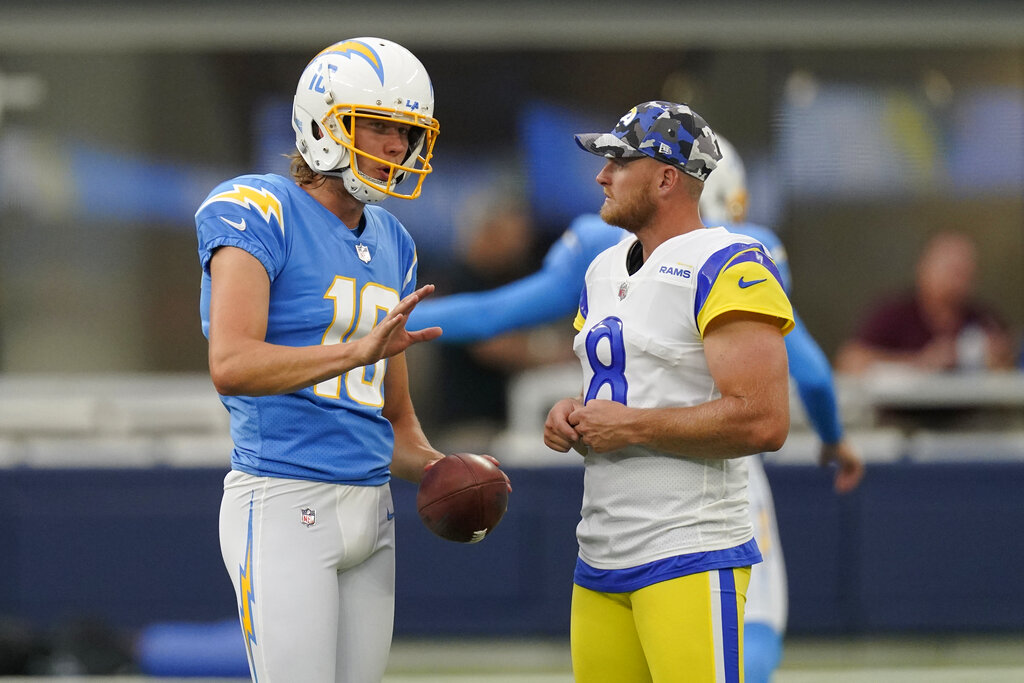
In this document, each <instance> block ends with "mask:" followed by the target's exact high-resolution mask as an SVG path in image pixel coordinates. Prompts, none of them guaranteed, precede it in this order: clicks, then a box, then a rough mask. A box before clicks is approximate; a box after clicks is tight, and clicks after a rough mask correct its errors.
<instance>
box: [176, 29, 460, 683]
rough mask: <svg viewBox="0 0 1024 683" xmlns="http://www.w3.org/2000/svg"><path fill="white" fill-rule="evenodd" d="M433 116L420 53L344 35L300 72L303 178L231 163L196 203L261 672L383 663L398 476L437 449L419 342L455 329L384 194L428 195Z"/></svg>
mask: <svg viewBox="0 0 1024 683" xmlns="http://www.w3.org/2000/svg"><path fill="white" fill-rule="evenodd" d="M433 115H434V95H433V88H432V86H431V83H430V79H429V77H428V76H427V72H426V70H425V69H424V67H423V65H422V64H421V63H420V62H419V60H418V59H417V58H416V57H415V56H414V55H413V54H412V53H411V52H409V51H408V50H406V49H405V48H403V47H402V46H400V45H397V44H395V43H393V42H391V41H388V40H382V39H380V38H356V39H351V40H344V41H341V42H338V43H335V44H334V45H331V46H329V47H327V48H326V49H324V50H323V51H322V52H320V53H319V54H318V55H317V56H316V57H314V58H313V60H312V61H310V62H309V64H308V65H307V66H306V68H305V70H304V71H303V73H302V76H301V78H300V80H299V83H298V87H297V89H296V93H295V99H294V107H293V114H292V126H293V128H294V129H295V136H296V147H297V151H296V152H295V153H294V154H293V158H292V173H291V174H292V178H290V179H289V178H284V177H281V176H278V175H273V174H268V175H245V176H240V177H237V178H233V179H231V180H228V181H226V182H224V183H222V184H221V185H219V186H217V187H216V188H215V189H214V190H213V191H212V192H211V193H210V195H209V196H208V197H207V199H206V201H204V202H203V203H202V205H201V206H200V207H199V210H198V211H197V213H196V227H197V234H198V240H199V257H200V262H201V264H202V268H203V278H202V291H201V302H200V310H201V316H202V322H203V331H204V333H205V334H206V335H207V336H208V338H209V364H210V374H211V377H212V379H213V383H214V386H215V387H216V389H217V391H218V393H220V394H221V397H222V401H223V403H224V405H225V406H226V408H227V409H228V412H229V413H230V417H231V435H232V439H233V441H234V450H233V452H232V454H231V472H230V473H229V474H228V475H227V477H226V478H225V482H224V497H223V501H222V505H221V517H220V539H221V549H222V553H223V556H224V563H225V566H226V567H227V570H228V572H229V573H230V575H231V579H232V582H233V583H234V587H235V594H236V598H237V601H238V609H239V617H240V620H241V625H242V631H243V635H244V638H245V645H246V651H247V653H248V657H249V666H250V671H251V674H252V679H253V681H257V682H260V681H268V682H275V681H276V682H285V681H301V682H302V683H336V682H341V681H349V682H352V683H366V682H368V681H379V680H381V678H382V677H383V675H384V669H385V666H386V663H387V657H388V652H389V649H390V646H391V637H392V629H393V621H394V595H395V586H394V582H395V530H394V520H393V518H394V514H395V512H394V505H393V504H392V501H391V493H390V488H389V483H388V482H389V479H390V477H391V475H392V474H393V475H395V476H398V477H401V478H403V479H408V480H411V481H414V482H416V481H419V480H420V478H421V477H422V475H423V471H424V468H425V467H427V466H428V465H429V464H430V463H432V462H434V461H435V460H437V459H439V458H441V457H442V454H441V453H439V452H438V451H436V450H435V449H433V448H432V447H431V446H430V444H429V443H428V441H427V439H426V437H425V436H424V435H423V432H422V430H421V429H420V426H419V422H418V420H417V418H416V414H415V412H414V410H413V406H412V402H411V400H410V398H409V389H408V374H407V370H406V360H405V355H404V351H405V349H406V348H408V347H409V346H410V345H412V344H415V343H418V342H423V341H428V340H430V339H434V338H436V337H437V336H438V335H439V334H440V333H441V331H440V329H439V328H436V327H434V328H427V329H424V330H420V331H417V332H410V331H408V330H407V329H406V327H405V323H406V320H407V316H408V314H409V312H410V311H411V310H412V309H413V307H414V306H415V305H416V303H417V302H418V301H419V300H420V299H421V298H422V297H424V296H427V295H428V294H430V292H431V291H432V290H433V286H432V285H426V286H424V287H420V288H418V289H417V287H416V263H417V262H416V249H415V245H414V244H413V240H412V237H411V236H410V235H409V233H408V232H407V231H406V230H405V228H404V227H403V226H402V225H401V223H399V222H398V220H397V219H396V218H395V217H394V216H392V215H391V214H390V213H388V212H387V211H385V210H384V209H382V208H380V207H378V206H375V203H376V202H379V201H380V200H382V199H384V198H385V197H387V196H396V197H403V198H407V199H411V198H414V197H416V196H418V195H419V192H420V187H421V185H422V183H423V179H424V178H425V176H426V175H427V174H428V173H430V171H431V167H430V159H431V156H432V153H433V147H434V141H435V139H436V136H437V134H438V123H437V120H436V119H435V118H434V116H433ZM402 183H405V184H406V187H407V188H408V189H407V191H405V192H402V191H400V190H399V185H400V184H402Z"/></svg>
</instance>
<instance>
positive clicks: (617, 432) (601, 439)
mask: <svg viewBox="0 0 1024 683" xmlns="http://www.w3.org/2000/svg"><path fill="white" fill-rule="evenodd" d="M630 412H631V409H630V408H628V407H626V406H624V405H622V404H621V403H619V402H618V401H607V400H604V399H597V398H595V399H591V400H590V401H588V402H587V404H586V405H580V406H579V407H577V408H576V410H574V411H572V413H570V414H569V417H568V421H569V424H570V425H572V426H573V427H574V428H575V429H576V433H577V434H579V435H580V440H581V441H582V443H583V444H584V445H586V446H589V447H590V448H593V449H594V452H596V453H607V452H608V451H614V450H616V449H618V448H622V447H623V446H628V445H629V444H630V443H631V442H630V441H629V439H628V438H627V431H626V430H624V429H622V426H623V424H624V423H626V422H627V420H628V414H629V413H630Z"/></svg>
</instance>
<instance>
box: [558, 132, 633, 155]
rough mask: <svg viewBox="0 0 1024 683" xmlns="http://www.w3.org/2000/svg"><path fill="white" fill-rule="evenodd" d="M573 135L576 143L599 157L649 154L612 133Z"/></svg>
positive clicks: (585, 150)
mask: <svg viewBox="0 0 1024 683" xmlns="http://www.w3.org/2000/svg"><path fill="white" fill-rule="evenodd" d="M573 137H575V138H576V144H577V145H579V146H580V149H582V150H583V151H584V152H590V153H591V154H596V155H597V156H599V157H606V158H609V159H612V158H615V159H632V158H636V157H644V156H647V155H646V154H644V153H643V152H641V151H640V150H638V149H636V148H635V147H630V146H629V145H627V144H626V143H625V142H623V141H622V140H620V139H619V138H617V137H615V136H614V135H612V134H611V133H577V134H576V135H574V136H573Z"/></svg>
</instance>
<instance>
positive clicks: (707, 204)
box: [409, 136, 864, 683]
mask: <svg viewBox="0 0 1024 683" xmlns="http://www.w3.org/2000/svg"><path fill="white" fill-rule="evenodd" d="M718 141H719V145H720V146H721V149H722V155H723V156H722V159H721V160H720V161H719V162H718V166H717V167H716V168H715V171H714V173H712V174H711V175H710V176H709V177H708V179H707V180H706V181H705V183H704V190H703V192H702V194H701V197H700V204H699V207H700V213H701V217H702V220H703V222H704V223H705V224H707V225H723V226H724V227H725V228H726V229H727V230H730V231H732V232H739V233H743V234H746V235H749V236H751V237H754V238H755V239H757V240H758V241H760V242H761V243H762V244H764V245H765V247H767V249H768V250H769V252H770V253H771V255H772V258H773V260H774V261H775V264H776V265H777V267H778V269H779V272H780V274H781V276H782V280H783V285H784V287H785V289H786V291H787V292H788V291H789V290H790V286H791V278H790V271H789V266H788V261H787V258H786V252H785V249H784V247H783V245H782V243H781V241H780V240H779V238H778V237H777V236H776V235H775V233H774V232H773V231H771V230H770V229H768V228H766V227H764V226H760V225H756V224H753V223H749V222H747V221H746V215H747V208H748V195H747V187H746V173H745V169H744V166H743V162H742V159H741V158H740V156H739V154H738V153H737V152H736V150H735V149H734V148H733V146H732V145H731V144H730V143H729V142H728V141H727V140H725V139H724V138H722V136H718ZM627 234H628V233H627V232H626V231H624V230H623V229H621V228H618V227H615V226H611V225H608V224H607V223H605V222H604V221H603V220H602V219H601V217H600V216H598V215H597V214H587V215H583V216H579V217H578V218H576V219H575V220H574V221H573V222H572V223H571V224H570V225H569V227H568V229H567V230H566V231H565V232H564V233H563V234H562V236H561V237H560V238H559V240H558V241H557V242H555V244H554V245H552V247H551V249H550V250H549V251H548V253H547V255H546V256H545V259H544V263H543V266H542V268H541V269H540V270H539V271H537V272H536V273H533V274H531V275H529V276H527V277H525V278H522V279H520V280H517V281H515V282H513V283H510V284H508V285H505V286H503V287H499V288H496V289H493V290H489V291H486V292H471V293H462V294H454V295H451V296H446V297H442V298H440V299H432V300H428V301H425V302H423V303H422V304H420V305H419V306H417V308H416V310H415V311H414V312H413V313H412V315H411V316H410V322H409V325H410V327H411V328H413V329H416V328H418V327H425V326H429V325H437V326H440V327H441V328H442V329H443V330H444V336H443V337H442V338H441V340H440V341H441V342H443V343H469V342H474V341H478V340H482V339H487V338H490V337H492V336H496V335H499V334H502V333H504V332H508V331H512V330H517V329H522V328H525V327H530V326H535V325H540V324H543V323H548V322H551V321H554V320H557V319H559V318H568V317H569V316H571V315H572V314H573V313H574V312H575V311H576V308H577V305H578V304H579V296H578V292H579V289H580V287H581V286H582V283H583V278H584V274H585V273H586V270H587V267H588V266H589V265H590V263H591V261H593V259H594V258H595V257H596V256H597V255H598V254H599V253H601V252H602V251H604V250H605V249H607V248H609V247H611V246H614V245H615V244H616V243H618V242H619V241H621V240H622V239H623V238H624V237H626V235H627ZM795 313H796V312H795V311H794V314H795ZM795 319H796V322H795V325H794V327H793V329H792V330H791V331H790V332H789V334H787V335H786V337H785V345H786V351H787V354H788V357H789V372H790V375H791V377H792V378H793V380H794V382H795V384H796V389H797V393H798V395H799V397H800V399H801V403H802V405H803V406H804V409H805V411H806V413H807V416H808V419H809V421H810V423H811V425H812V426H813V428H814V430H815V432H816V433H817V435H818V436H819V438H820V439H821V444H822V445H821V450H820V455H819V460H820V462H821V463H822V464H827V463H834V464H835V465H836V466H837V470H836V476H835V488H836V491H838V492H840V493H845V492H848V491H851V490H853V489H854V488H855V487H856V486H857V485H858V483H859V482H860V479H861V478H862V476H863V472H864V467H863V463H862V461H861V459H860V457H859V455H858V454H857V452H856V450H855V449H854V448H853V447H852V446H851V444H850V443H849V441H848V440H847V439H846V438H845V436H844V433H843V427H842V423H841V421H840V417H839V411H838V407H837V402H836V394H835V385H834V382H833V377H832V371H831V368H830V366H829V364H828V360H827V358H826V356H825V354H824V352H823V351H822V350H821V348H820V347H819V346H818V344H817V343H816V342H815V340H814V338H813V337H812V336H811V334H810V333H809V332H808V330H807V328H806V326H805V325H804V324H803V323H802V322H801V320H800V318H799V316H798V315H795ZM753 460H754V459H752V461H753ZM749 469H750V477H751V481H750V494H751V513H752V519H753V522H754V528H755V534H756V536H757V539H758V545H759V546H760V547H761V552H762V556H763V558H764V561H763V562H762V563H761V564H758V565H754V566H753V568H752V570H751V585H750V588H749V590H748V595H747V609H746V614H745V628H746V634H745V636H744V660H745V669H746V672H745V673H746V680H747V681H748V682H755V683H756V682H758V681H768V680H770V678H771V675H772V673H773V672H774V670H775V669H776V668H777V666H778V664H779V662H780V660H781V656H782V638H783V635H784V633H785V627H786V621H787V609H788V601H787V585H786V574H785V565H784V561H783V556H782V550H781V546H780V544H779V539H778V530H777V525H776V522H775V510H774V506H773V504H772V500H771V492H770V489H769V488H768V485H767V478H766V477H765V476H764V470H763V467H762V466H761V463H760V460H759V459H757V462H752V463H751V467H750V468H749Z"/></svg>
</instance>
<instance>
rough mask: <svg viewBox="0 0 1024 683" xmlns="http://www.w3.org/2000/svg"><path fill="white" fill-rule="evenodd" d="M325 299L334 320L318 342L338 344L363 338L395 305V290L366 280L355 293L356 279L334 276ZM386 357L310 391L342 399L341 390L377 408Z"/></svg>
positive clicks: (382, 394) (360, 401)
mask: <svg viewBox="0 0 1024 683" xmlns="http://www.w3.org/2000/svg"><path fill="white" fill-rule="evenodd" d="M324 298H325V299H330V300H331V301H333V302H334V319H333V320H332V321H331V324H330V325H329V326H328V327H327V330H326V331H325V332H324V336H323V340H322V341H321V342H320V343H321V344H339V343H342V342H347V341H352V340H355V339H360V338H362V337H365V336H366V335H368V334H369V333H370V331H371V330H372V329H373V328H374V327H376V325H377V323H379V322H380V321H381V320H382V319H383V318H384V316H386V315H387V314H388V311H390V310H391V309H392V308H394V307H395V306H397V305H398V302H399V300H400V297H399V296H398V292H396V291H395V290H393V289H391V288H390V287H385V286H384V285H380V284H377V283H375V282H368V283H366V284H365V285H363V288H362V290H361V291H360V292H358V299H357V293H356V281H355V279H353V278H350V277H341V276H340V275H339V276H336V277H335V278H334V282H333V283H332V284H331V286H330V288H329V289H328V290H327V293H326V294H324ZM386 366H387V360H385V359H381V360H379V361H377V362H376V363H374V364H373V365H367V366H364V367H361V368H354V369H352V370H349V371H348V372H346V373H345V374H344V375H341V376H340V377H334V378H332V379H328V380H324V381H323V382H320V383H319V384H317V385H316V386H314V387H313V393H315V394H316V395H317V396H322V397H324V398H341V391H342V389H343V388H344V391H345V393H346V394H347V395H348V397H349V398H351V399H352V400H353V401H355V402H356V403H360V404H362V405H366V406H375V407H377V408H380V407H382V406H383V405H384V392H383V385H384V371H385V368H386Z"/></svg>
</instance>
